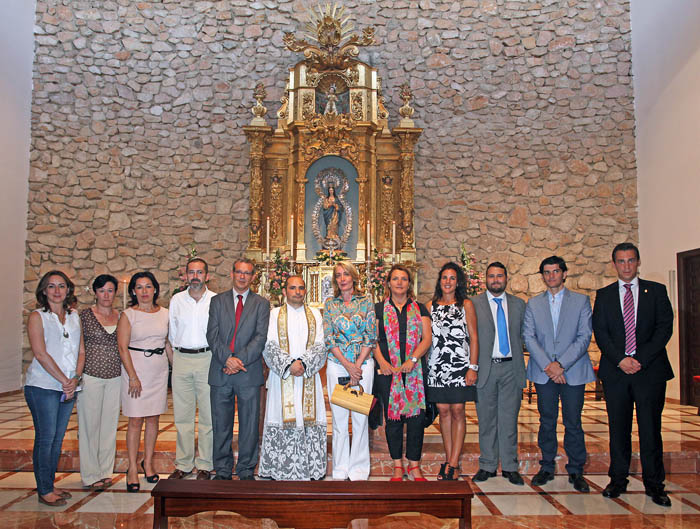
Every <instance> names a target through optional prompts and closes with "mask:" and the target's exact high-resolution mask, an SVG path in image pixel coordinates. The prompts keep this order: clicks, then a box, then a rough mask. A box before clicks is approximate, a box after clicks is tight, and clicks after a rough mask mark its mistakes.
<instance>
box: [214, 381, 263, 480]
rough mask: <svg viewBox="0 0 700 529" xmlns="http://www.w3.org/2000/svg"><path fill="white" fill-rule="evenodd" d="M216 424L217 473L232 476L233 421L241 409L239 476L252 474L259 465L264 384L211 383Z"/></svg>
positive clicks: (237, 466)
mask: <svg viewBox="0 0 700 529" xmlns="http://www.w3.org/2000/svg"><path fill="white" fill-rule="evenodd" d="M209 396H210V400H211V409H212V423H213V427H214V435H213V438H214V443H213V447H214V450H213V453H214V458H213V463H214V470H215V471H216V475H217V476H223V477H225V478H230V477H231V470H232V469H233V447H232V446H231V443H232V442H233V421H234V417H235V408H234V402H235V407H236V408H238V461H236V475H237V476H238V477H244V476H245V477H247V476H252V475H253V472H254V471H255V467H256V465H257V464H258V455H259V448H258V441H259V438H260V433H259V430H258V422H259V420H260V386H239V387H234V386H233V385H227V386H211V390H210V393H209Z"/></svg>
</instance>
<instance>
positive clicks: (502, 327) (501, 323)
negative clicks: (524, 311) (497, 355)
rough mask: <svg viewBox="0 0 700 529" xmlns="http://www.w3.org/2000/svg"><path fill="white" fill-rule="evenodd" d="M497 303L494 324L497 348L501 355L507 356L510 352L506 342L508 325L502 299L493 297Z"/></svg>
mask: <svg viewBox="0 0 700 529" xmlns="http://www.w3.org/2000/svg"><path fill="white" fill-rule="evenodd" d="M493 300H494V301H495V302H496V305H498V309H497V310H496V325H497V327H498V349H499V350H500V351H501V354H502V355H503V356H508V354H509V353H510V344H509V343H508V325H506V312H505V311H504V310H503V305H502V303H503V300H502V299H500V298H493Z"/></svg>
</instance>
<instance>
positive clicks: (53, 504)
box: [37, 496, 68, 507]
mask: <svg viewBox="0 0 700 529" xmlns="http://www.w3.org/2000/svg"><path fill="white" fill-rule="evenodd" d="M37 498H38V499H39V503H43V504H44V505H48V506H49V507H63V506H64V505H66V504H67V503H68V502H66V499H65V498H58V499H56V500H54V501H49V500H45V499H44V498H42V497H41V496H37Z"/></svg>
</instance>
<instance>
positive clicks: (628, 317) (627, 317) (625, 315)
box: [622, 283, 637, 356]
mask: <svg viewBox="0 0 700 529" xmlns="http://www.w3.org/2000/svg"><path fill="white" fill-rule="evenodd" d="M623 286H624V287H625V289H626V290H625V297H624V298H622V319H623V320H624V322H625V354H626V355H627V356H629V355H631V354H632V353H634V352H635V351H636V350H637V336H636V335H635V327H636V325H635V321H634V320H635V318H634V296H633V295H632V285H631V284H629V283H628V284H626V285H623Z"/></svg>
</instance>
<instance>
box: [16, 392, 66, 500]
mask: <svg viewBox="0 0 700 529" xmlns="http://www.w3.org/2000/svg"><path fill="white" fill-rule="evenodd" d="M61 394H62V393H61V392H60V391H54V390H52V389H43V388H38V387H36V386H24V398H25V399H26V400H27V405H28V406H29V411H31V412H32V420H33V421H34V451H33V454H32V463H33V465H34V478H35V479H36V488H37V492H38V493H39V496H45V495H46V494H49V493H50V492H52V491H53V482H54V479H55V477H56V468H57V467H58V458H59V457H60V456H61V445H62V444H63V436H64V435H65V433H66V428H67V427H68V421H69V419H70V415H71V413H72V412H73V404H74V403H75V399H71V400H68V401H66V402H61Z"/></svg>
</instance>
